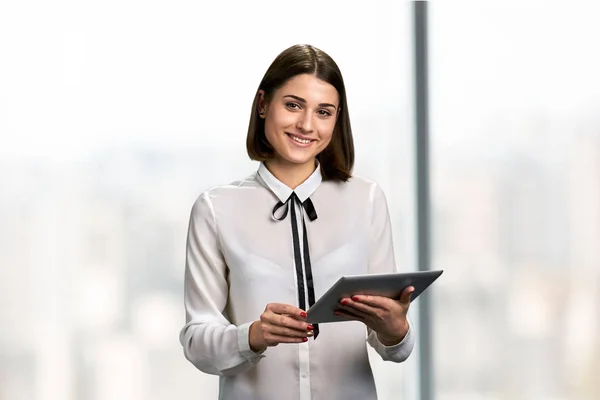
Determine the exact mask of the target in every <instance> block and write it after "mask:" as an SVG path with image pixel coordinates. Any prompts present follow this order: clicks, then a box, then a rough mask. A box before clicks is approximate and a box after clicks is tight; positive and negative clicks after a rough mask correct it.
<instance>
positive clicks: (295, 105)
mask: <svg viewBox="0 0 600 400" xmlns="http://www.w3.org/2000/svg"><path fill="white" fill-rule="evenodd" d="M285 106H286V107H287V108H291V109H292V110H299V109H300V105H299V104H298V103H294V102H293V101H289V102H287V103H285Z"/></svg>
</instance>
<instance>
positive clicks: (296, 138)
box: [285, 132, 315, 146]
mask: <svg viewBox="0 0 600 400" xmlns="http://www.w3.org/2000/svg"><path fill="white" fill-rule="evenodd" d="M285 134H286V135H287V136H288V137H289V138H290V139H291V140H292V141H293V142H295V143H297V144H300V145H305V146H306V145H310V144H311V143H312V142H314V141H315V139H310V138H304V137H302V136H299V135H294V134H291V133H288V132H286V133H285Z"/></svg>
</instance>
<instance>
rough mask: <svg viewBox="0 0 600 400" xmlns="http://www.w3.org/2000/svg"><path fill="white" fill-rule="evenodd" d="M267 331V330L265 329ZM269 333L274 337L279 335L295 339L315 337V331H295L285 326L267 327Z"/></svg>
mask: <svg viewBox="0 0 600 400" xmlns="http://www.w3.org/2000/svg"><path fill="white" fill-rule="evenodd" d="M263 329H265V328H263ZM266 330H267V332H269V333H271V334H273V335H277V336H285V337H294V338H303V337H307V336H312V335H313V331H312V330H303V331H301V330H298V329H293V328H286V327H284V326H277V325H268V326H267V327H266Z"/></svg>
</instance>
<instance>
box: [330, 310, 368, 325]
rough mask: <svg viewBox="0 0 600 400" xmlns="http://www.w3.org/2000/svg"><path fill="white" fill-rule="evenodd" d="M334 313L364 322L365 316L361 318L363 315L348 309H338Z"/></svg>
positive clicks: (349, 319)
mask: <svg viewBox="0 0 600 400" xmlns="http://www.w3.org/2000/svg"><path fill="white" fill-rule="evenodd" d="M333 313H334V314H335V315H337V316H339V317H343V318H344V319H346V320H348V321H360V322H364V318H361V317H359V316H357V315H356V314H352V313H351V312H349V311H346V310H342V309H337V310H336V311H334V312H333Z"/></svg>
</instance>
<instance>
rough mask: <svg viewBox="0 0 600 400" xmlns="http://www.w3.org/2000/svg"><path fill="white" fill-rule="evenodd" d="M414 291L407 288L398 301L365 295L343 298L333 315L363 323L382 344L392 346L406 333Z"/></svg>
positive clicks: (412, 288)
mask: <svg viewBox="0 0 600 400" xmlns="http://www.w3.org/2000/svg"><path fill="white" fill-rule="evenodd" d="M414 291H415V288H414V287H413V286H409V287H407V288H406V289H404V291H403V292H402V295H401V296H400V300H393V299H390V298H387V297H381V296H367V295H356V296H352V298H348V297H345V298H343V299H341V300H340V305H339V309H338V310H336V312H335V314H336V315H340V316H343V317H345V318H346V319H348V320H354V321H361V322H364V323H365V325H367V326H368V327H369V328H371V330H373V331H375V332H377V335H378V337H379V341H380V342H381V343H382V344H384V345H386V346H392V345H395V344H398V343H400V342H401V341H402V339H404V336H406V333H407V332H408V320H407V319H406V313H407V312H408V308H409V307H410V296H411V294H412V292H414Z"/></svg>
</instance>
